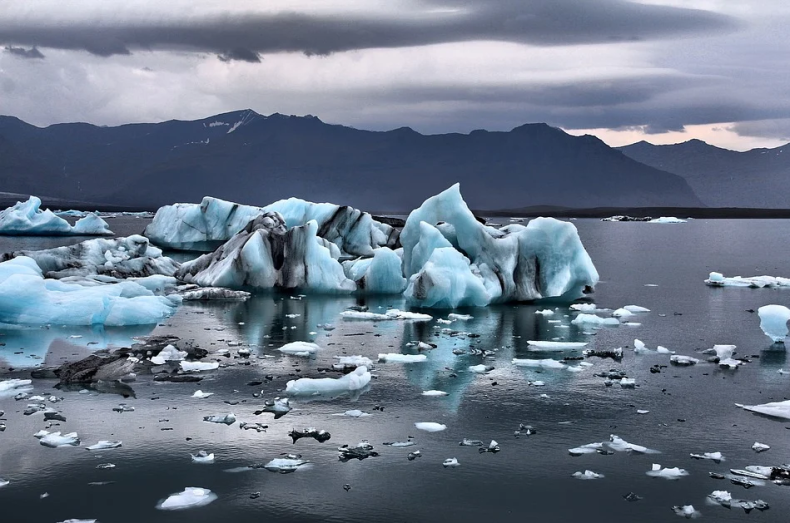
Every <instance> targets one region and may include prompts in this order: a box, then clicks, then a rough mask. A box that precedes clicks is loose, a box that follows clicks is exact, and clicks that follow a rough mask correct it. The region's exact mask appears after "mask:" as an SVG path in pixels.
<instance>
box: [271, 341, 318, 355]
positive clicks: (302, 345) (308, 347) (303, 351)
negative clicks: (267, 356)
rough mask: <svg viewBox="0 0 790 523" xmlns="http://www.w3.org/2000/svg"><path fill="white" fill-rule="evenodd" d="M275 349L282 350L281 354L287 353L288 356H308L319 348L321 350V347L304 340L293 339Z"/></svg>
mask: <svg viewBox="0 0 790 523" xmlns="http://www.w3.org/2000/svg"><path fill="white" fill-rule="evenodd" d="M277 350H278V351H280V352H282V353H283V354H288V355H289V356H304V357H309V356H313V355H315V354H316V353H317V352H318V351H319V350H321V347H319V346H318V345H316V344H315V343H309V342H306V341H294V342H291V343H287V344H285V345H283V346H282V347H280V348H279V349H277Z"/></svg>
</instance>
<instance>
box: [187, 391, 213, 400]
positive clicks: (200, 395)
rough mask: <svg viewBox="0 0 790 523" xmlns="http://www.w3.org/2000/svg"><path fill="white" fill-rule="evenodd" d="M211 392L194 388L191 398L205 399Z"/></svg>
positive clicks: (211, 394)
mask: <svg viewBox="0 0 790 523" xmlns="http://www.w3.org/2000/svg"><path fill="white" fill-rule="evenodd" d="M213 395H214V393H213V392H203V391H202V390H196V391H195V393H194V394H192V397H193V398H199V399H205V398H208V397H209V396H213Z"/></svg>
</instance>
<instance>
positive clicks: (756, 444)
mask: <svg viewBox="0 0 790 523" xmlns="http://www.w3.org/2000/svg"><path fill="white" fill-rule="evenodd" d="M770 449H771V447H769V446H768V445H766V444H765V443H760V442H758V441H755V442H754V445H752V450H753V451H755V452H765V451H766V450H770Z"/></svg>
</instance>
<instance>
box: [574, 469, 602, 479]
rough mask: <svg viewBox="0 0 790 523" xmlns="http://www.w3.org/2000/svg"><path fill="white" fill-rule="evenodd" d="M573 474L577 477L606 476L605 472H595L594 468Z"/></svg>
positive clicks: (596, 477)
mask: <svg viewBox="0 0 790 523" xmlns="http://www.w3.org/2000/svg"><path fill="white" fill-rule="evenodd" d="M572 476H573V477H574V478H576V479H601V478H603V477H606V476H604V475H603V474H598V473H597V472H593V471H592V470H585V471H584V472H574V473H573V474H572Z"/></svg>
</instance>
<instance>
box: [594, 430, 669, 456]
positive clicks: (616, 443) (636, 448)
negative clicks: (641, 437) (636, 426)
mask: <svg viewBox="0 0 790 523" xmlns="http://www.w3.org/2000/svg"><path fill="white" fill-rule="evenodd" d="M606 445H607V446H608V447H609V448H610V449H612V450H616V451H617V452H633V453H636V454H660V452H659V451H657V450H653V449H649V448H647V447H643V446H642V445H636V444H634V443H628V442H627V441H625V440H624V439H623V438H621V437H620V436H616V435H614V434H612V435H610V436H609V443H607V444H606Z"/></svg>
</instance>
